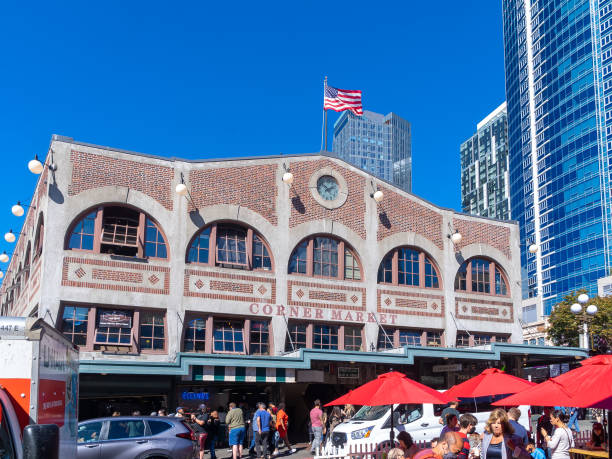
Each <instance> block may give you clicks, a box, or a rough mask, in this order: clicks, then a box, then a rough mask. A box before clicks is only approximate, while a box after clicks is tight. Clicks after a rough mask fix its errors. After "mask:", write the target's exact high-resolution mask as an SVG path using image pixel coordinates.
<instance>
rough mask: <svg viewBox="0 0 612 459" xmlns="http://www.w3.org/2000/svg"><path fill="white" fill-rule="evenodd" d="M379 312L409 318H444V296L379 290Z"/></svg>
mask: <svg viewBox="0 0 612 459" xmlns="http://www.w3.org/2000/svg"><path fill="white" fill-rule="evenodd" d="M377 297H378V300H377V308H378V312H385V313H389V314H399V315H407V316H425V317H443V316H444V296H442V295H435V294H427V293H419V292H408V291H401V290H399V289H398V290H386V289H380V288H379V289H378V292H377Z"/></svg>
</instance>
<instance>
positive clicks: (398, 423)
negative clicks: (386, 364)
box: [325, 397, 531, 456]
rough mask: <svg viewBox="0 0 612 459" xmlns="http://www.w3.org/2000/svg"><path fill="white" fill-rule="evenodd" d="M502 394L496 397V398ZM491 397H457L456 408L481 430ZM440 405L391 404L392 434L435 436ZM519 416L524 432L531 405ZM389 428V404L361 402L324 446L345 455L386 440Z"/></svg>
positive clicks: (420, 438) (418, 437) (417, 438)
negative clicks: (457, 406) (476, 423)
mask: <svg viewBox="0 0 612 459" xmlns="http://www.w3.org/2000/svg"><path fill="white" fill-rule="evenodd" d="M500 398H501V397H496V400H499V399H500ZM491 402H492V399H491V397H479V398H476V399H473V398H470V399H460V401H459V412H460V413H472V414H473V415H474V416H476V419H478V426H477V427H476V431H477V432H478V433H482V432H483V430H484V425H485V422H486V420H487V419H488V418H489V415H490V414H491V410H492V409H494V408H496V407H494V406H492V405H491ZM443 408H444V406H443V405H432V404H429V403H423V404H421V403H417V404H401V405H394V407H393V427H394V429H393V430H394V431H395V437H396V438H397V435H398V433H399V432H401V431H402V430H405V431H407V432H408V433H410V435H411V436H412V439H413V440H414V441H415V442H429V441H431V439H432V438H434V437H438V436H439V435H440V432H441V431H442V425H441V424H440V423H439V419H440V414H441V412H442V409H443ZM518 408H519V409H520V410H521V418H520V419H519V423H520V424H521V425H522V426H523V427H525V429H526V430H527V432H529V431H530V430H531V425H530V422H529V419H530V416H531V411H530V410H531V408H530V407H529V406H519V407H518ZM390 429H391V406H390V405H381V406H362V407H361V409H360V410H359V411H357V413H355V416H353V417H352V418H351V419H350V420H348V421H345V422H343V423H342V424H338V425H337V426H336V427H335V428H334V431H333V432H332V434H331V435H328V437H327V441H326V444H325V450H326V452H327V453H328V454H332V455H340V456H342V455H346V454H348V452H349V450H351V449H352V451H357V449H358V448H359V447H360V446H361V445H363V446H365V445H372V444H373V445H375V446H378V445H383V444H385V443H388V442H389V433H390V432H389V431H390Z"/></svg>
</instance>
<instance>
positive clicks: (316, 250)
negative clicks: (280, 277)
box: [289, 236, 362, 280]
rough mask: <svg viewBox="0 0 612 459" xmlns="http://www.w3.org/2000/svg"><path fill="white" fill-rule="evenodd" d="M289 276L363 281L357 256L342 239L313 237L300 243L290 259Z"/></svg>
mask: <svg viewBox="0 0 612 459" xmlns="http://www.w3.org/2000/svg"><path fill="white" fill-rule="evenodd" d="M289 274H305V275H307V276H318V277H330V278H332V279H349V280H361V279H362V276H361V265H360V263H359V259H358V257H357V254H356V253H355V252H354V251H353V250H352V249H351V248H350V247H349V246H348V244H347V243H346V242H344V241H343V240H341V239H336V238H333V237H328V236H313V237H309V238H308V239H305V240H303V241H302V242H300V243H299V244H298V245H297V247H296V248H295V249H294V250H293V253H292V254H291V258H290V259H289Z"/></svg>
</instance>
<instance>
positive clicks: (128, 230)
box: [66, 205, 168, 259]
mask: <svg viewBox="0 0 612 459" xmlns="http://www.w3.org/2000/svg"><path fill="white" fill-rule="evenodd" d="M66 249H69V250H84V251H91V252H94V253H110V254H114V255H122V256H128V257H139V258H145V257H146V258H161V259H165V258H168V245H167V243H166V239H165V237H164V235H163V232H162V231H161V228H160V227H159V225H158V224H157V223H156V222H154V221H153V219H151V218H150V217H149V216H148V215H146V214H145V213H144V212H141V211H139V210H136V209H133V208H131V207H123V206H116V205H106V206H100V207H98V208H96V209H93V210H89V211H87V212H85V214H83V215H82V216H81V217H80V218H79V219H78V220H77V221H76V223H74V224H73V225H72V226H71V228H70V230H69V231H68V235H67V238H66Z"/></svg>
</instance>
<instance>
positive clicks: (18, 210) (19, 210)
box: [11, 201, 25, 217]
mask: <svg viewBox="0 0 612 459" xmlns="http://www.w3.org/2000/svg"><path fill="white" fill-rule="evenodd" d="M24 212H25V211H24V210H23V207H21V203H20V202H19V201H17V204H15V205H14V206H13V207H11V213H12V214H13V215H14V216H15V217H23V213H24Z"/></svg>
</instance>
